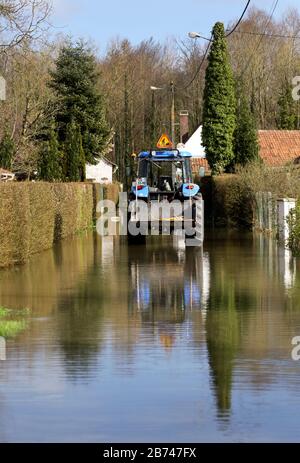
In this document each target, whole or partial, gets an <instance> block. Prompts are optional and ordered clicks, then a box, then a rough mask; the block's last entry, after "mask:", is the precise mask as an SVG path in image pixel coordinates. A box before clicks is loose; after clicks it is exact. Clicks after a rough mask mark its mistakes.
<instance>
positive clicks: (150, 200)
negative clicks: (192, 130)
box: [128, 150, 203, 242]
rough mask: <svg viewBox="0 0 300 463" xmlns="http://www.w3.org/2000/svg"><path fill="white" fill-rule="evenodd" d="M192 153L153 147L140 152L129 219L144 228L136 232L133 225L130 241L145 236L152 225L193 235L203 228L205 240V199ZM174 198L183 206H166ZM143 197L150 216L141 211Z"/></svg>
mask: <svg viewBox="0 0 300 463" xmlns="http://www.w3.org/2000/svg"><path fill="white" fill-rule="evenodd" d="M191 157H192V156H191V154H190V153H188V152H180V151H178V150H170V151H166V150H165V151H155V150H150V151H144V152H142V153H140V154H139V157H138V174H137V178H136V180H135V181H134V182H133V184H132V187H131V191H130V197H129V199H130V210H129V214H128V222H129V225H130V224H135V225H137V227H136V228H139V229H140V231H141V232H140V233H139V234H138V235H137V234H133V233H132V232H131V230H132V228H131V227H130V226H129V240H130V241H134V242H136V241H138V240H140V241H141V240H143V239H144V238H145V235H147V234H148V230H149V228H151V229H152V230H153V228H155V226H157V228H158V230H159V232H162V233H164V230H165V229H166V230H170V231H173V230H174V229H175V228H176V229H179V228H181V229H184V231H185V234H186V237H193V236H195V233H196V232H195V230H200V235H201V236H200V240H201V241H202V240H203V211H202V209H203V200H202V195H201V193H200V188H199V186H198V185H196V184H194V183H193V182H192V171H191ZM174 200H177V205H178V204H179V206H180V207H179V208H177V207H175V206H174V208H172V206H170V207H169V208H168V207H163V206H167V205H168V204H171V203H172V202H173V201H174ZM140 201H142V202H144V203H146V204H147V207H148V208H147V209H146V210H147V214H146V218H145V215H142V214H141V213H140V211H139V206H138V203H139V202H140ZM135 204H136V205H137V206H136V207H135ZM173 204H174V205H175V202H174V203H173ZM196 205H198V206H200V207H198V208H197V207H196ZM160 208H161V209H160ZM153 211H158V214H156V213H155V212H153ZM161 211H166V213H165V212H163V213H161ZM199 211H200V213H199ZM154 224H155V225H154ZM175 224H176V225H175ZM197 238H198V239H199V236H198V235H197Z"/></svg>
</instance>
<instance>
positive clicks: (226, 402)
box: [206, 243, 256, 417]
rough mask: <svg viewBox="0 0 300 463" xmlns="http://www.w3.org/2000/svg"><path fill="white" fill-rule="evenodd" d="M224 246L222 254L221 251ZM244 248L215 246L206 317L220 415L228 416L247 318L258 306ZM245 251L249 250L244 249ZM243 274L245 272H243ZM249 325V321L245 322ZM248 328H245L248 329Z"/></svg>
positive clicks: (211, 255)
mask: <svg viewBox="0 0 300 463" xmlns="http://www.w3.org/2000/svg"><path fill="white" fill-rule="evenodd" d="M221 247H222V253H220V249H221ZM242 249H243V247H242V246H241V248H240V250H239V247H238V246H237V245H236V243H235V252H237V250H239V251H240V252H238V254H237V255H236V256H235V255H234V253H232V252H231V251H232V248H231V247H229V249H228V246H227V247H226V246H224V243H221V244H220V246H216V245H215V244H214V248H213V249H211V251H210V259H211V284H210V297H209V303H208V311H207V318H206V339H207V349H208V356H209V365H210V368H211V375H212V381H213V386H214V389H215V395H216V401H217V407H218V411H219V413H220V414H221V415H222V416H224V417H226V416H228V414H229V413H230V410H231V390H232V376H233V369H234V361H235V358H236V356H237V353H238V350H239V348H240V345H241V324H242V319H243V315H244V314H245V313H247V311H248V309H249V308H250V307H251V306H252V307H253V306H255V300H256V298H255V294H254V293H253V292H252V291H251V288H248V289H247V288H246V287H245V286H244V285H243V284H241V282H243V280H244V278H245V274H243V270H245V271H246V274H247V272H248V271H249V269H248V268H246V269H245V268H243V267H244V264H243V263H242V262H240V261H239V259H242V255H243V251H242ZM244 249H245V248H244ZM241 272H242V273H241ZM243 321H244V322H245V320H243ZM244 328H245V327H244Z"/></svg>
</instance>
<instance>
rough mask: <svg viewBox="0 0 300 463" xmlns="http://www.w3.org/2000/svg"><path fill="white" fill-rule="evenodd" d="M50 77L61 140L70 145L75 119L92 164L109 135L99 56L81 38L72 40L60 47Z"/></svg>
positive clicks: (86, 153)
mask: <svg viewBox="0 0 300 463" xmlns="http://www.w3.org/2000/svg"><path fill="white" fill-rule="evenodd" d="M51 77H52V80H51V82H50V87H51V88H52V89H53V90H54V91H55V94H56V100H55V102H54V105H55V121H56V124H57V127H58V134H59V141H60V142H61V143H62V144H63V145H64V146H67V145H68V143H69V141H67V137H68V136H70V133H68V131H69V130H70V125H71V126H72V124H73V123H75V124H76V127H77V128H78V129H79V130H80V134H81V138H82V148H83V153H84V157H85V161H86V162H89V163H92V164H93V163H95V162H96V159H97V155H99V154H100V153H101V151H102V150H103V149H104V148H105V147H106V144H107V142H108V139H109V135H110V130H109V128H108V125H107V123H106V120H105V111H104V103H103V98H102V96H101V95H100V94H99V92H98V89H97V82H98V75H97V72H96V60H95V58H94V56H93V54H92V53H91V51H90V50H89V49H87V48H86V47H85V45H84V44H83V43H82V42H79V43H77V44H76V45H73V44H72V43H69V44H67V45H66V46H64V47H63V48H62V49H61V51H60V54H59V56H58V59H57V61H56V69H55V70H54V71H53V72H52V73H51ZM77 154H78V153H77ZM81 154H82V153H81ZM75 170H76V169H75ZM69 173H70V172H69ZM75 177H76V175H75Z"/></svg>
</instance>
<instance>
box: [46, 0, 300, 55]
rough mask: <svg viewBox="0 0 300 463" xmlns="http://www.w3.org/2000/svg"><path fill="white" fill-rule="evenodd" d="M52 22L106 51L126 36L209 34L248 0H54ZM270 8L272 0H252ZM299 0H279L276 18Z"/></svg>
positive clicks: (160, 37) (134, 40)
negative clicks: (191, 32) (90, 40)
mask: <svg viewBox="0 0 300 463" xmlns="http://www.w3.org/2000/svg"><path fill="white" fill-rule="evenodd" d="M53 2H54V8H55V13H54V15H53V20H52V22H53V23H54V25H55V26H57V27H58V29H57V32H64V33H68V34H71V35H72V36H74V37H83V38H86V39H92V40H93V41H94V42H95V43H96V44H97V46H98V47H99V50H100V51H102V52H103V51H105V48H106V45H107V43H108V42H109V40H110V39H112V38H116V37H120V38H124V37H127V38H129V39H130V41H131V42H132V43H138V42H139V41H141V40H143V39H147V38H149V37H151V36H153V37H154V38H155V39H157V40H164V39H166V38H168V37H170V36H175V37H178V38H184V37H185V36H186V33H187V32H188V31H200V32H202V33H203V34H205V35H208V34H209V32H210V30H211V27H212V25H213V24H214V23H215V22H216V21H223V22H224V23H225V24H227V23H228V21H231V20H233V19H235V18H238V17H239V16H240V15H241V13H242V10H243V8H244V6H245V4H246V0H223V1H222V0H210V1H209V0H147V1H145V0H85V1H84V0H53ZM251 3H252V5H255V6H257V7H261V8H264V9H265V10H267V11H270V9H271V6H272V4H273V0H264V1H257V0H252V2H251ZM289 6H291V7H298V9H299V10H300V6H299V0H279V5H278V8H277V11H276V15H275V17H277V18H278V17H280V15H281V14H282V12H283V11H285V10H286V9H287V8H288V7H289Z"/></svg>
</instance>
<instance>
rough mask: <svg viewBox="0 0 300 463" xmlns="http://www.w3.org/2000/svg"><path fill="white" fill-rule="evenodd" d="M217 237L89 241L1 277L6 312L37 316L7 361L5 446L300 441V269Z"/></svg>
mask: <svg viewBox="0 0 300 463" xmlns="http://www.w3.org/2000/svg"><path fill="white" fill-rule="evenodd" d="M210 236H211V235H210V234H207V240H206V243H205V247H204V251H203V252H202V251H201V249H195V248H193V249H187V250H186V251H184V252H183V251H182V250H181V249H180V248H178V246H177V244H176V243H174V242H173V240H172V239H170V238H169V237H164V238H162V237H153V238H152V239H150V240H149V241H148V242H147V245H146V246H144V247H142V248H141V247H139V246H138V247H135V246H132V247H128V246H127V244H126V243H124V242H123V241H122V240H118V238H104V239H103V240H101V238H100V237H99V236H98V235H96V234H93V233H87V234H83V235H79V236H76V237H73V238H70V239H67V240H64V241H61V242H59V243H57V244H56V245H55V246H54V247H53V249H50V250H48V251H45V252H42V253H40V254H38V255H35V256H33V257H32V258H31V259H30V261H29V262H28V263H27V264H25V265H23V266H21V267H19V268H18V271H15V270H13V271H12V270H11V269H6V270H1V271H0V304H1V305H2V306H3V307H7V308H9V309H11V310H15V309H20V308H22V307H28V308H29V309H30V315H28V317H27V327H26V329H24V330H23V331H22V332H20V333H19V334H18V335H17V336H15V337H13V338H9V339H7V342H6V360H5V361H3V362H2V363H1V365H0V407H1V421H0V441H2V442H3V441H5V442H11V441H22V442H43V441H59V442H73V441H75V442H80V441H87V442H99V441H100V442H116V441H119V442H121V441H123V442H124V441H133V442H136V441H148V442H149V441H150V442H160V441H172V442H176V441H177V442H178V441H179V442H182V441H184V442H197V441H242V442H243V441H247V440H254V441H260V440H264V441H269V440H271V441H289V440H297V439H298V438H299V433H300V423H299V420H298V419H297V417H298V416H299V413H300V400H299V399H300V387H299V386H300V377H299V363H298V362H296V361H293V360H292V357H291V352H292V348H293V346H292V338H293V337H294V336H295V335H297V334H298V335H300V313H299V311H298V310H296V308H297V307H298V301H299V297H300V293H299V291H300V290H299V288H300V284H299V279H300V275H299V272H298V270H299V266H297V265H295V262H296V263H297V261H294V260H293V259H292V258H291V257H290V255H289V254H285V251H279V250H278V248H277V246H276V243H275V242H274V241H267V240H266V239H264V238H261V237H260V238H255V237H254V238H253V236H252V235H250V236H248V235H246V234H245V235H242V236H241V235H239V236H238V237H237V239H236V240H235V239H234V236H231V239H230V240H228V239H227V238H226V237H224V236H223V235H221V236H219V235H214V236H213V237H212V238H213V240H210Z"/></svg>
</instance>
